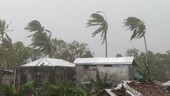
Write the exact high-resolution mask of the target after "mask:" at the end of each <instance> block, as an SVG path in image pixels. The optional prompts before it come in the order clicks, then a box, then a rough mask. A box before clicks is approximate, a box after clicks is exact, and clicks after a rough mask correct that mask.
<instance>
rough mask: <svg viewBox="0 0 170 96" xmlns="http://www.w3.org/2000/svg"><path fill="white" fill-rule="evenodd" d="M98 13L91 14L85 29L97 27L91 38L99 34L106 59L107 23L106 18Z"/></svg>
mask: <svg viewBox="0 0 170 96" xmlns="http://www.w3.org/2000/svg"><path fill="white" fill-rule="evenodd" d="M100 13H103V12H102V11H97V12H96V13H92V14H91V17H90V19H89V20H88V22H87V27H92V26H97V27H98V28H97V29H96V30H95V31H94V32H93V33H92V37H94V36H96V35H97V34H99V33H100V34H101V40H102V44H104V43H105V55H106V57H107V30H108V23H107V21H106V17H105V18H104V16H102V15H101V14H100Z"/></svg>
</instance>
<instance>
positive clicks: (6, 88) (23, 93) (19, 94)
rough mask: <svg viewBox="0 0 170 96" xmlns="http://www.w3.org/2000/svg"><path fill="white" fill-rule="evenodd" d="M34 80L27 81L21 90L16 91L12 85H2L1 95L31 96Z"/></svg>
mask: <svg viewBox="0 0 170 96" xmlns="http://www.w3.org/2000/svg"><path fill="white" fill-rule="evenodd" d="M32 85H33V82H27V83H26V84H24V85H22V86H21V88H20V89H19V91H16V90H15V88H14V87H13V86H12V85H2V86H1V89H0V95H1V96H29V94H28V93H29V91H30V90H31V88H32Z"/></svg>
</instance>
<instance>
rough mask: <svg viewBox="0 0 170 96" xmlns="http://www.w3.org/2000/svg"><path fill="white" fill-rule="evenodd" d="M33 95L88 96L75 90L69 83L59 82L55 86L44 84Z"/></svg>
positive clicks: (72, 83)
mask: <svg viewBox="0 0 170 96" xmlns="http://www.w3.org/2000/svg"><path fill="white" fill-rule="evenodd" d="M34 93H35V96H88V95H86V92H85V91H83V90H81V89H78V88H76V87H75V84H74V82H71V81H61V82H57V83H56V84H51V83H48V82H46V83H44V85H43V86H42V87H41V88H40V89H39V90H37V91H35V92H34Z"/></svg>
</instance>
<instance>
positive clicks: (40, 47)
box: [25, 20, 54, 57]
mask: <svg viewBox="0 0 170 96" xmlns="http://www.w3.org/2000/svg"><path fill="white" fill-rule="evenodd" d="M25 29H26V30H28V31H30V32H34V34H32V35H29V36H28V37H32V43H31V46H33V48H35V49H36V50H37V51H39V52H43V53H44V54H45V55H48V56H49V57H52V53H53V50H54V47H53V45H52V41H51V35H52V34H51V31H49V30H47V29H45V28H44V27H43V26H42V25H41V24H40V22H39V21H37V20H33V21H31V22H30V23H28V25H27V26H26V27H25Z"/></svg>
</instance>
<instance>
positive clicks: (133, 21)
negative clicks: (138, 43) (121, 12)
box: [124, 17, 146, 40]
mask: <svg viewBox="0 0 170 96" xmlns="http://www.w3.org/2000/svg"><path fill="white" fill-rule="evenodd" d="M124 21H125V22H124V26H126V27H127V30H130V31H132V32H133V34H132V36H131V40H132V39H134V38H137V39H139V38H141V37H143V36H144V35H145V32H146V28H145V24H144V22H143V21H141V20H140V19H138V18H136V17H128V18H127V19H125V20H124Z"/></svg>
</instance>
